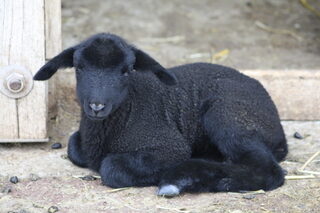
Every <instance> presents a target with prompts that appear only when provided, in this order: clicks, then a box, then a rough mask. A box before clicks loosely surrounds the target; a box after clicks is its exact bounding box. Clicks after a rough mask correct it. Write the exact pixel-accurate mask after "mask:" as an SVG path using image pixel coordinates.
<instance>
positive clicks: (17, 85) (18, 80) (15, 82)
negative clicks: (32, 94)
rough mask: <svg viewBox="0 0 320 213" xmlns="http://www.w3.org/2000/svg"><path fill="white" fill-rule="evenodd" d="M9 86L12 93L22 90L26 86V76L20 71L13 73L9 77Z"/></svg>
mask: <svg viewBox="0 0 320 213" xmlns="http://www.w3.org/2000/svg"><path fill="white" fill-rule="evenodd" d="M6 80H7V88H8V90H9V91H10V92H12V93H18V92H21V91H22V90H23V88H24V81H25V79H24V76H23V75H21V74H19V73H12V74H10V75H9V76H8V77H7V79H6Z"/></svg>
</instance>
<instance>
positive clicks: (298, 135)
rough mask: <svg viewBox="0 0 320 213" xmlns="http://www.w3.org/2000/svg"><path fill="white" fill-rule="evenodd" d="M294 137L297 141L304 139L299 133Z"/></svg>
mask: <svg viewBox="0 0 320 213" xmlns="http://www.w3.org/2000/svg"><path fill="white" fill-rule="evenodd" d="M293 137H295V138H296V139H303V137H302V135H300V133H299V132H295V133H294V135H293Z"/></svg>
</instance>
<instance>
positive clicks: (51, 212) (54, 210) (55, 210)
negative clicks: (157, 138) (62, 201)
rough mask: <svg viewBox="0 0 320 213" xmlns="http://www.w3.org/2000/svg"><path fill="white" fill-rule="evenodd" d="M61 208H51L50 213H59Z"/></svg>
mask: <svg viewBox="0 0 320 213" xmlns="http://www.w3.org/2000/svg"><path fill="white" fill-rule="evenodd" d="M58 211H59V208H58V207H56V206H50V207H49V209H48V213H54V212H58Z"/></svg>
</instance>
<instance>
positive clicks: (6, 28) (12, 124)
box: [0, 0, 19, 139]
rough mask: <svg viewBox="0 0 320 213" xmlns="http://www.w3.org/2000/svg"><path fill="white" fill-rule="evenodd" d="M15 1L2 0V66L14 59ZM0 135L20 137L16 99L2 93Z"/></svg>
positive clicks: (0, 15) (0, 65) (0, 23)
mask: <svg viewBox="0 0 320 213" xmlns="http://www.w3.org/2000/svg"><path fill="white" fill-rule="evenodd" d="M7 8H11V9H12V8H13V1H10V0H9V1H0V68H1V67H4V66H7V65H9V64H10V63H12V61H14V58H11V57H9V56H10V55H11V51H12V48H13V47H14V45H13V46H12V45H11V44H10V43H11V35H12V34H13V32H14V30H13V27H14V26H13V24H14V22H13V20H14V17H13V16H12V14H11V13H12V11H10V10H8V9H7ZM0 107H1V109H0V137H1V138H7V139H14V138H18V137H19V135H18V118H17V107H16V100H14V99H10V98H8V97H7V96H5V95H3V94H1V93H0Z"/></svg>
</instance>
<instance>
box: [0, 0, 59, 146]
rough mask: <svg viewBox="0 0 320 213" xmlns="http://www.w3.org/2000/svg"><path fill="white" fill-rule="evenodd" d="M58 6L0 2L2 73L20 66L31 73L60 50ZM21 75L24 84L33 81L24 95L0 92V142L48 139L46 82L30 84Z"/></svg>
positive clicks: (35, 0)
mask: <svg viewBox="0 0 320 213" xmlns="http://www.w3.org/2000/svg"><path fill="white" fill-rule="evenodd" d="M60 6H61V2H60V0H47V1H43V0H28V1H25V0H14V1H12V0H1V1H0V23H1V25H0V72H2V74H3V73H4V71H3V70H8V66H9V67H12V66H13V67H14V68H13V69H12V72H17V73H20V74H21V70H19V67H23V68H25V70H27V71H28V72H30V74H32V75H33V74H34V73H35V72H36V71H37V70H38V69H39V68H40V67H41V66H42V65H43V64H44V63H45V58H46V56H48V57H49V56H51V55H53V54H55V53H57V52H58V51H60V48H61V40H60V34H61V26H60V20H61V9H60ZM56 16H59V17H56ZM49 20H50V21H49ZM46 37H47V38H48V39H47V38H46ZM46 48H47V50H46ZM10 72H11V71H10ZM22 75H24V73H22ZM23 77H24V78H23V82H24V84H23V85H24V86H26V85H30V84H33V88H32V90H31V91H30V92H29V93H28V94H27V95H25V96H23V97H19V98H13V97H10V95H9V96H8V95H5V93H3V92H2V93H1V92H0V142H40V141H48V139H47V138H48V136H47V114H48V112H47V108H48V100H47V99H48V86H47V83H46V82H35V83H33V82H32V79H30V77H28V75H24V76H23ZM6 80H7V78H6V77H5V76H2V77H1V79H0V81H1V84H3V85H7V84H5V83H4V82H6ZM13 86H15V84H13ZM4 89H6V88H5V86H4ZM17 94H18V93H17Z"/></svg>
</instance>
